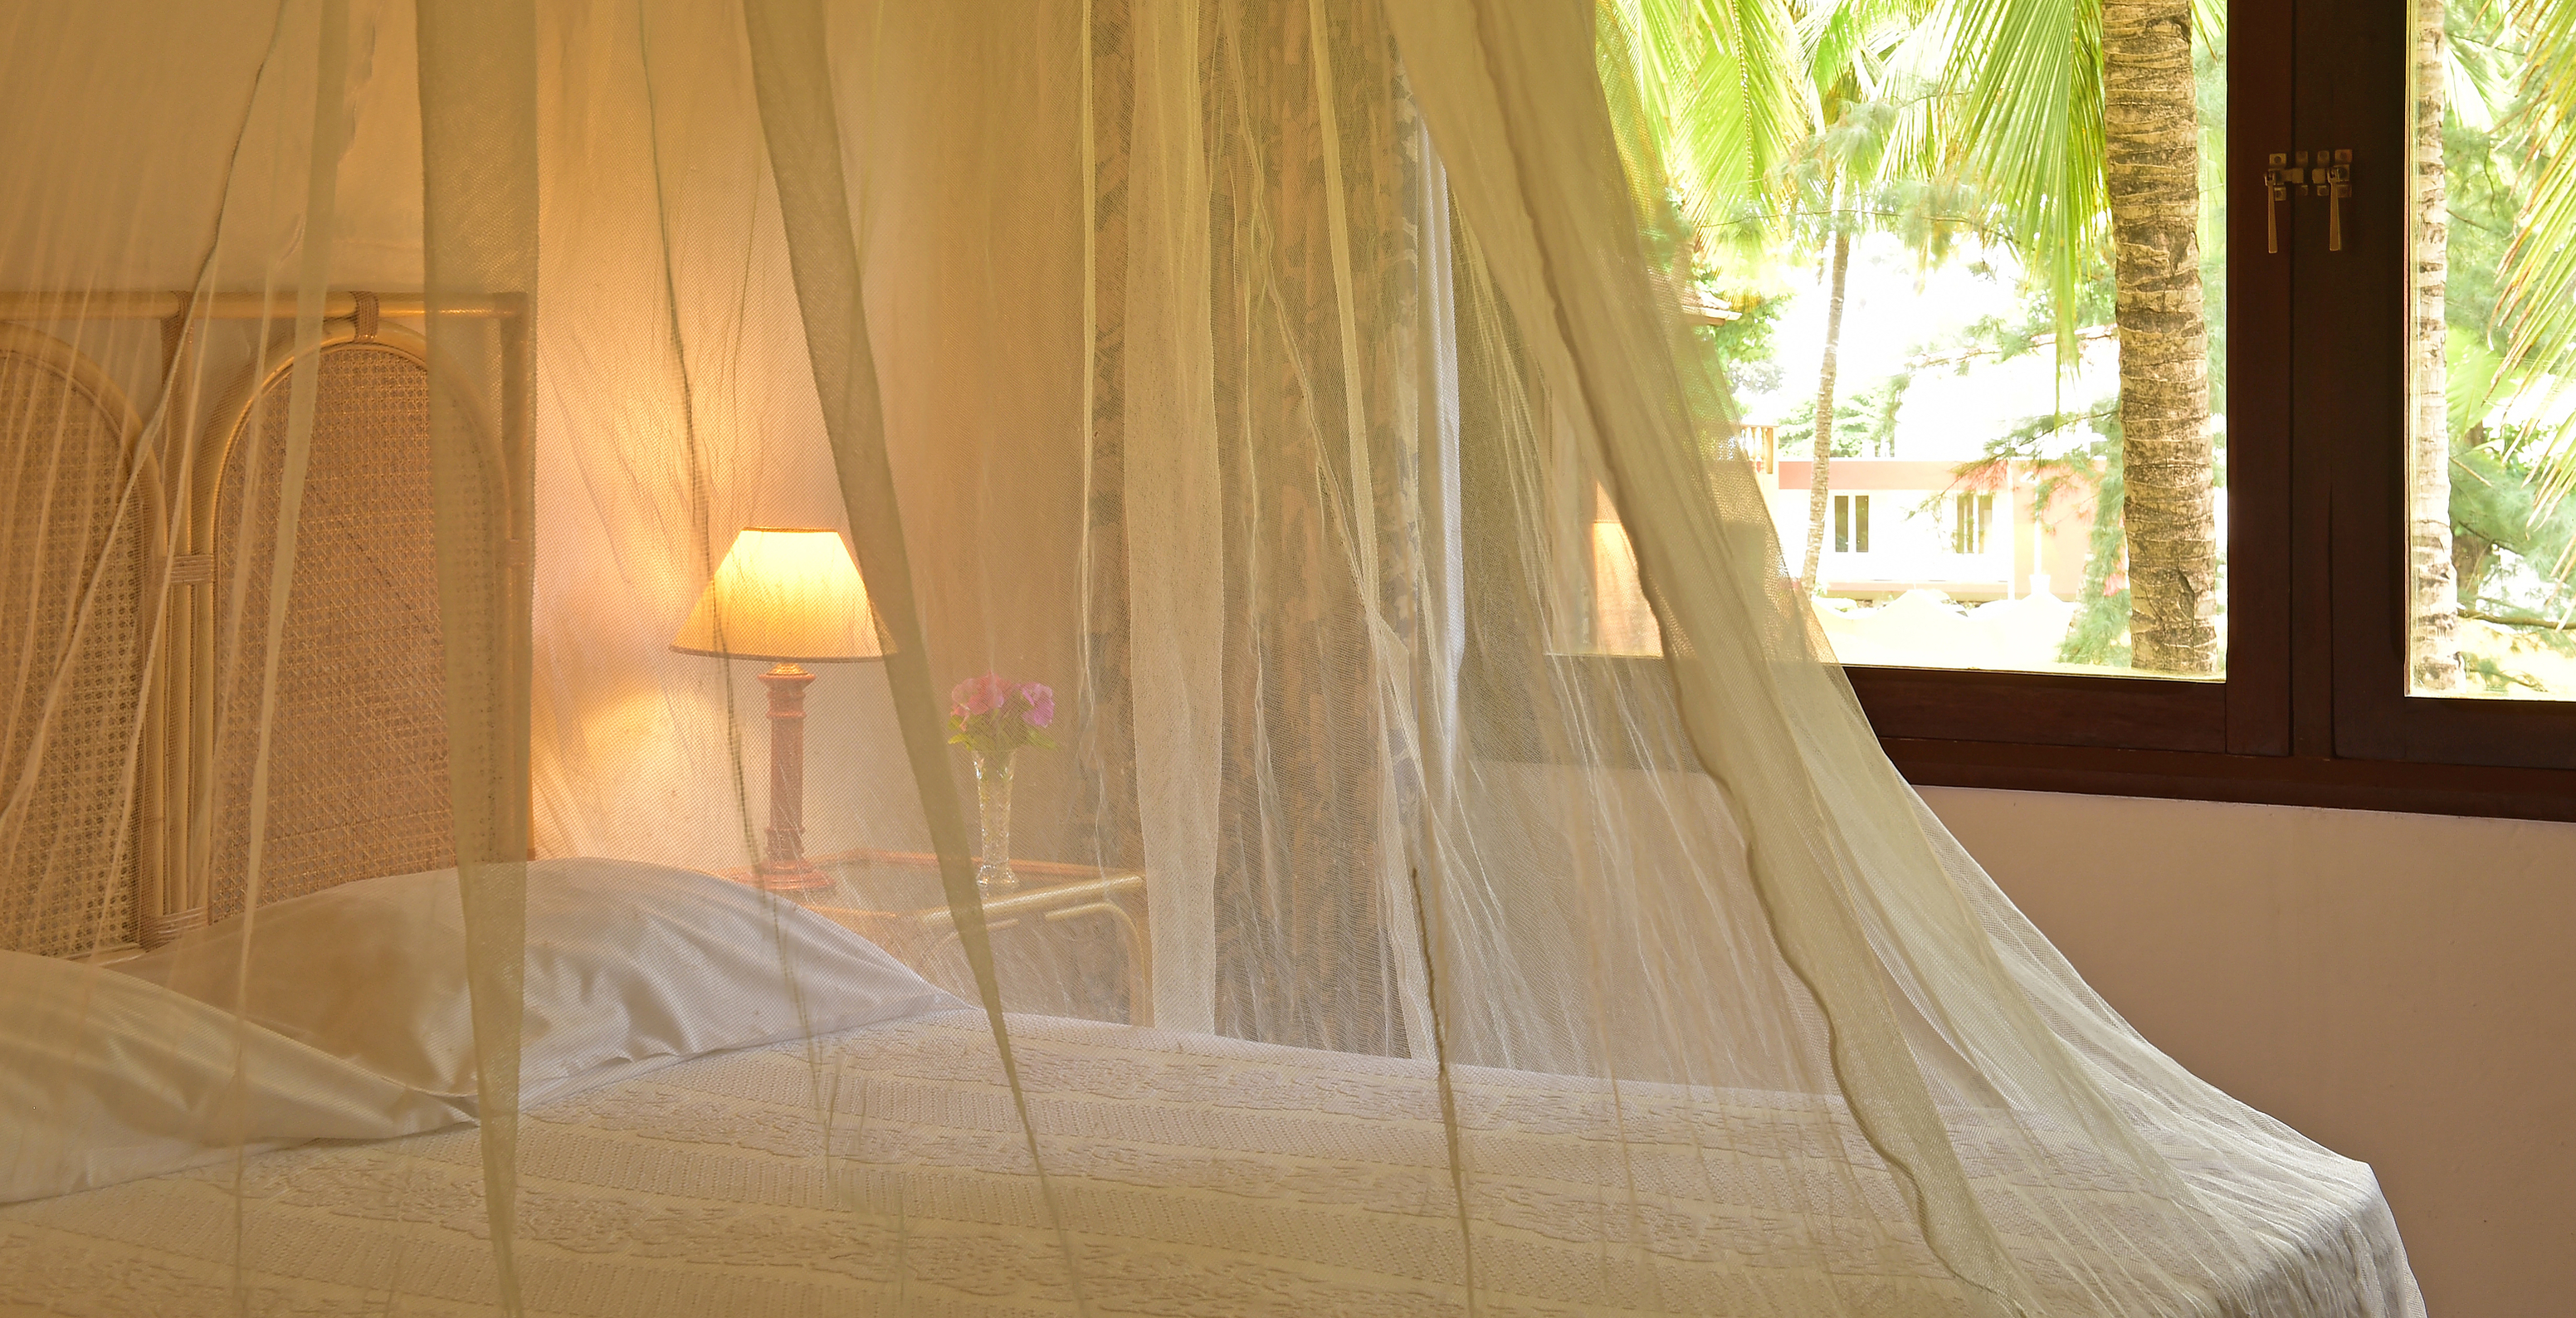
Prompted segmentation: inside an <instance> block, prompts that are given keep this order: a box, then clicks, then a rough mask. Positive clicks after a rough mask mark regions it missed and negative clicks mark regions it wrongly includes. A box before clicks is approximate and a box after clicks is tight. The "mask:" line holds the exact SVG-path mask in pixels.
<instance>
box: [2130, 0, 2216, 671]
mask: <svg viewBox="0 0 2576 1318" xmlns="http://www.w3.org/2000/svg"><path fill="white" fill-rule="evenodd" d="M2191 3H2192V0H2103V3H2102V84H2103V87H2102V93H2103V95H2102V121H2103V128H2104V135H2105V141H2104V151H2103V175H2104V181H2105V183H2106V184H2107V188H2108V192H2109V194H2110V202H2111V241H2112V247H2113V250H2114V252H2115V253H2116V258H2115V263H2114V272H2115V275H2116V277H2117V280H2118V321H2119V326H2120V449H2121V460H2122V463H2123V465H2124V466H2125V467H2126V468H2127V472H2128V499H2127V502H2126V504H2125V505H2124V507H2123V509H2122V521H2123V522H2124V524H2125V525H2126V528H2127V533H2128V540H2129V599H2130V604H2129V641H2130V646H2131V659H2130V662H2131V664H2132V665H2133V666H2135V667H2137V668H2141V669H2147V670H2151V671H2155V672H2163V673H2181V674H2191V675H2199V674H2208V673H2215V672H2217V671H2218V655H2219V649H2218V627H2217V609H2218V534H2217V525H2216V521H2215V519H2214V518H2213V516H2212V511H2211V502H2210V494H2211V486H2212V481H2211V479H2210V445H2209V331H2208V327H2207V326H2206V325H2205V324H2204V323H2203V322H2202V319H2201V292H2200V232H2199V226H2200V159H2199V155H2200V151H2199V148H2200V132H2199V117H2198V112H2197V110H2196V109H2195V107H2194V105H2193V101H2192V76H2191Z"/></svg>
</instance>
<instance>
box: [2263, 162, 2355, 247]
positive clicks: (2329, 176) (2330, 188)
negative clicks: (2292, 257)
mask: <svg viewBox="0 0 2576 1318" xmlns="http://www.w3.org/2000/svg"><path fill="white" fill-rule="evenodd" d="M2311 156H2313V157H2314V158H2315V163H2314V164H2311V163H2309V159H2310V157H2311ZM2265 163H2266V166H2267V168H2265V169H2264V171H2263V250H2265V251H2267V252H2272V253H2275V254H2277V253H2279V252H2280V250H2281V219H2280V206H2281V203H2282V202H2285V201H2288V200H2289V199H2290V189H2292V188H2297V189H2298V190H2299V195H2301V196H2306V195H2308V192H2309V190H2310V189H2314V190H2315V192H2316V195H2317V196H2319V197H2322V198H2324V199H2325V203H2326V250H2327V251H2329V252H2340V251H2342V250H2343V203H2344V199H2345V198H2347V197H2350V196H2351V195H2352V152H2351V150H2350V149H2348V148H2344V149H2337V150H2333V151H2313V152H2311V151H2298V152H2286V151H2275V152H2273V153H2272V154H2271V155H2270V156H2269V157H2268V158H2267V159H2266V161H2265Z"/></svg>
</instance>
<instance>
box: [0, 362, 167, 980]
mask: <svg viewBox="0 0 2576 1318" xmlns="http://www.w3.org/2000/svg"><path fill="white" fill-rule="evenodd" d="M140 428H141V427H140V423H139V422H138V421H137V419H136V418H135V415H134V411H133V409H132V408H131V407H129V406H128V405H127V403H126V401H125V397H124V395H123V394H122V393H120V392H118V391H117V389H116V387H115V386H114V385H113V384H111V383H110V382H109V381H108V380H107V379H106V377H105V376H104V375H102V374H101V373H99V372H98V371H97V369H96V368H95V367H93V366H92V365H91V364H90V363H89V362H88V360H87V359H86V358H83V357H81V356H80V354H79V353H77V352H76V351H74V350H73V349H72V348H71V347H70V346H69V345H66V344H64V343H62V342H60V341H59V340H56V339H53V338H50V337H47V336H45V335H41V334H37V333H34V332H32V331H28V330H24V329H20V328H17V327H14V326H0V619H5V620H6V622H7V625H6V626H5V627H0V806H7V807H11V808H7V809H5V810H0V878H5V879H6V880H7V882H6V883H0V948H9V949H12V950H16V951H22V952H35V953H40V954H44V955H62V954H65V953H83V952H88V951H90V950H92V949H93V948H97V947H105V946H113V945H116V944H118V943H122V942H125V941H127V940H129V939H130V938H131V937H132V932H133V926H134V874H135V872H136V866H137V865H138V863H139V858H138V856H137V850H138V846H137V836H136V830H135V829H134V827H133V826H132V821H133V820H134V819H135V818H136V817H137V813H138V802H139V800H140V798H141V796H142V795H143V793H142V792H141V791H140V790H138V789H139V786H140V783H139V778H140V770H138V780H137V781H134V782H129V779H128V775H127V770H128V767H129V765H130V764H134V763H137V758H138V757H136V755H135V751H136V749H137V743H136V740H135V738H136V733H137V722H138V720H139V719H140V718H141V717H142V715H143V711H142V710H141V709H139V708H138V707H137V705H138V702H137V698H136V697H137V693H138V692H140V691H141V690H142V689H143V659H144V653H145V647H146V644H147V641H148V629H149V624H150V621H151V618H150V612H149V610H147V608H146V607H145V598H144V584H145V579H146V578H145V554H146V551H147V544H148V540H149V536H150V528H152V527H153V526H156V525H157V524H158V521H159V516H160V501H159V498H158V492H157V490H156V489H154V488H153V487H152V485H151V483H150V481H149V480H146V481H145V482H143V483H142V484H140V485H139V486H136V487H135V488H134V490H133V497H134V498H135V500H136V502H135V504H134V505H133V506H132V507H130V508H129V509H127V516H126V520H125V523H124V525H123V526H122V527H119V526H118V525H117V517H116V515H117V504H118V501H119V500H120V499H121V498H123V497H125V495H126V491H127V488H128V486H129V481H128V477H129V475H130V474H131V472H130V469H129V468H128V466H127V462H128V454H129V452H130V450H131V447H132V443H133V439H134V437H135V435H136V433H137V432H138V431H139V430H140ZM84 595H87V596H88V597H89V599H88V606H89V617H88V620H87V623H86V625H85V626H81V625H80V624H79V614H80V610H81V607H82V603H83V597H84ZM76 626H79V627H80V632H79V635H78V637H77V639H76V638H75V635H74V632H75V628H76ZM58 675H64V676H66V677H67V682H64V683H61V684H60V686H61V689H60V690H59V692H57V691H56V690H55V688H56V686H57V685H58V682H57V680H56V679H57V676H58ZM48 706H50V716H49V715H48ZM142 762H143V763H147V764H148V763H149V759H148V756H147V757H142ZM22 791H23V792H25V793H26V795H25V797H24V798H23V799H21V798H20V795H19V794H20V793H21V792H22Z"/></svg>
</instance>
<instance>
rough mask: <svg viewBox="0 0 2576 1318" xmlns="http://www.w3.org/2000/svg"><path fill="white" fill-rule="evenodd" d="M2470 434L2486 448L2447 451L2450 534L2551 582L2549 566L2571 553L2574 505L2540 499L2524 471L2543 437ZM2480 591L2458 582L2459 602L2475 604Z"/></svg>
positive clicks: (2575, 539) (2474, 584) (2534, 479)
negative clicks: (2504, 554)
mask: <svg viewBox="0 0 2576 1318" xmlns="http://www.w3.org/2000/svg"><path fill="white" fill-rule="evenodd" d="M2470 434H2471V435H2472V436H2474V437H2476V438H2478V439H2488V440H2489V442H2486V443H2471V444H2457V443H2455V444H2453V445H2452V448H2451V523H2452V527H2453V532H2452V533H2453V534H2454V535H2455V536H2474V537H2476V538H2477V539H2478V540H2479V541H2482V542H2484V543H2487V544H2491V545H2495V546H2497V547H2499V548H2503V549H2506V550H2510V551H2511V552H2512V553H2513V554H2515V555H2516V556H2517V557H2519V558H2521V559H2522V561H2523V562H2525V563H2527V564H2530V565H2531V566H2532V568H2533V569H2534V570H2535V571H2537V572H2539V573H2540V574H2541V575H2543V576H2544V577H2547V576H2553V575H2554V573H2553V572H2552V571H2551V569H2552V568H2553V567H2554V565H2556V564H2558V563H2562V562H2565V561H2567V559H2568V557H2569V551H2570V549H2571V547H2576V500H2568V499H2556V500H2552V499H2548V498H2546V497H2544V495H2543V493H2542V491H2541V483H2540V480H2539V473H2537V472H2536V471H2534V470H2533V469H2532V468H2531V466H2530V465H2528V458H2529V457H2530V456H2531V454H2532V453H2533V452H2534V451H2535V450H2538V449H2540V448H2542V447H2543V446H2544V444H2545V443H2546V442H2547V439H2546V437H2545V436H2542V435H2535V434H2531V433H2527V432H2520V431H2515V430H2511V429H2506V430H2503V431H2501V432H2499V433H2497V434H2496V435H2494V436H2493V437H2492V439H2490V438H2489V436H2488V435H2486V434H2484V433H2482V432H2480V431H2476V430H2472V431H2471V432H2470ZM2480 575H2481V576H2483V575H2484V574H2483V573H2481V574H2480ZM2482 586H2483V583H2482V582H2480V581H2461V582H2460V583H2459V586H2458V589H2459V595H2460V602H2461V603H2462V604H2466V605H2472V606H2474V605H2476V604H2478V603H2479V602H2480V596H2481V590H2482Z"/></svg>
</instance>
